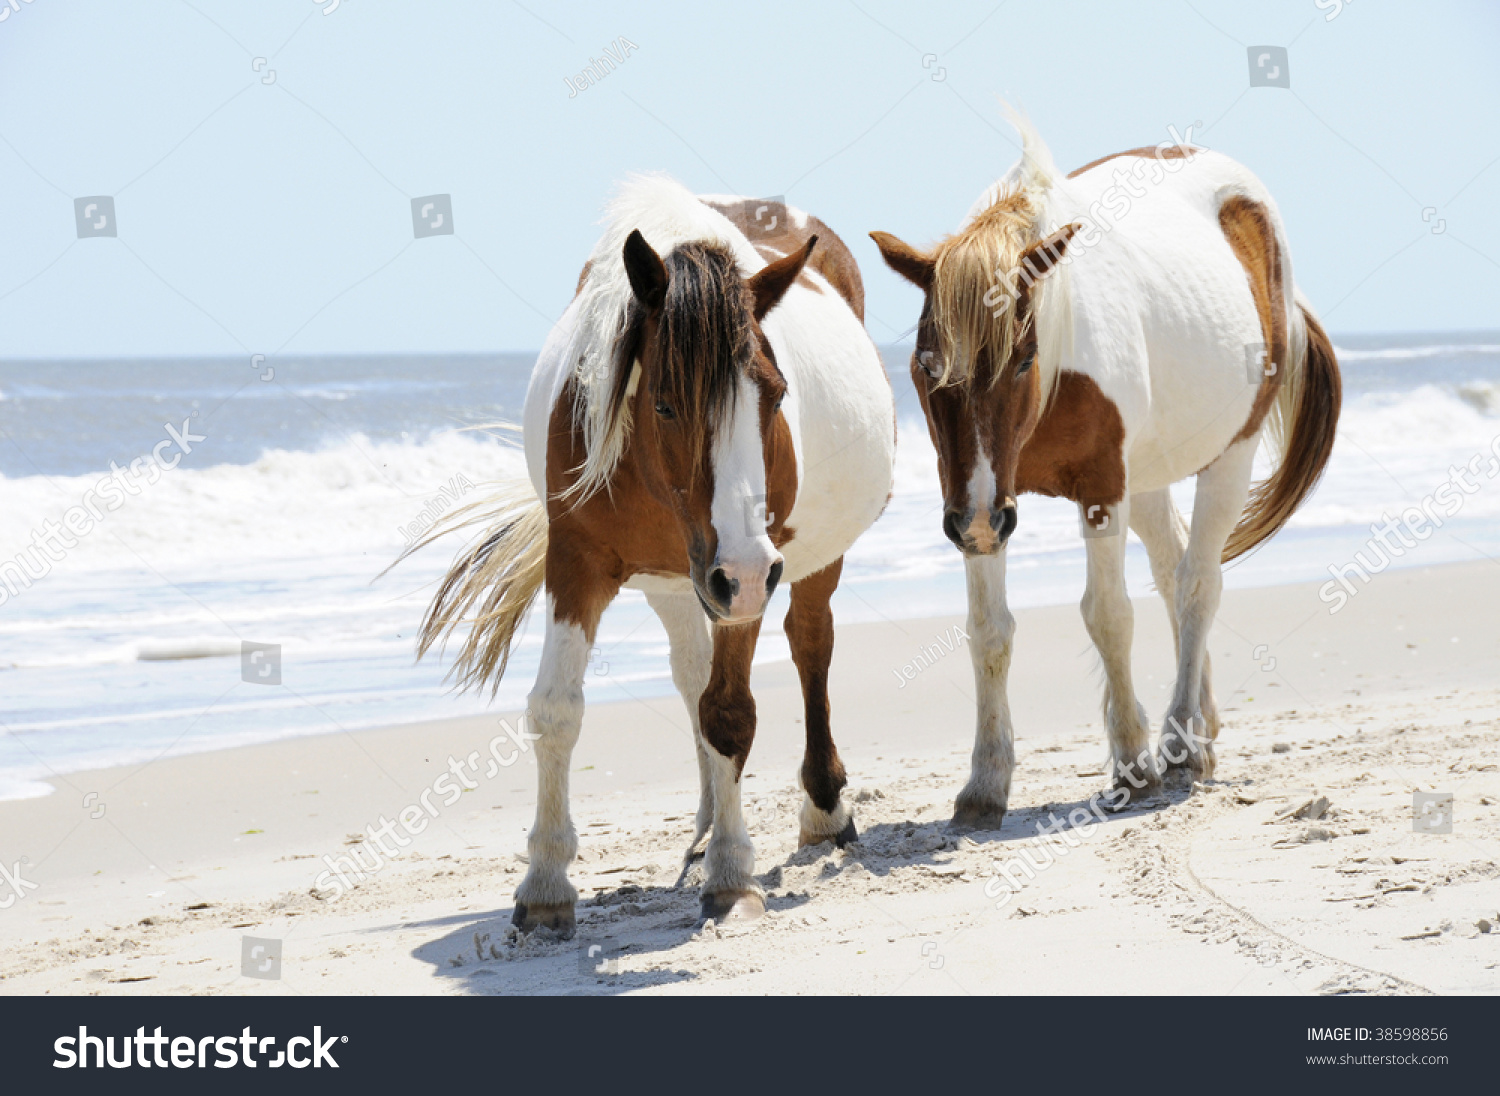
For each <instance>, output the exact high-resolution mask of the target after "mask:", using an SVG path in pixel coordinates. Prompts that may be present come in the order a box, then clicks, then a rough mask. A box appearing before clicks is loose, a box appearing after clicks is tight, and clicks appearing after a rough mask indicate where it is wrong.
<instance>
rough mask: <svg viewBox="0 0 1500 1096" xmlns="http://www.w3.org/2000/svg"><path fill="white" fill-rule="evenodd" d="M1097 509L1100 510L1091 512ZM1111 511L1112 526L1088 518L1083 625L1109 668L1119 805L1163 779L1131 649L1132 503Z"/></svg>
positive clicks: (1150, 791)
mask: <svg viewBox="0 0 1500 1096" xmlns="http://www.w3.org/2000/svg"><path fill="white" fill-rule="evenodd" d="M1090 509H1094V508H1090ZM1108 509H1109V520H1108V521H1106V522H1104V523H1102V524H1099V523H1098V522H1097V517H1095V518H1094V519H1093V520H1090V519H1089V518H1088V516H1086V517H1085V522H1084V528H1085V529H1086V530H1088V531H1089V532H1088V535H1087V537H1086V538H1085V540H1084V544H1085V545H1086V546H1087V550H1088V586H1087V588H1086V589H1085V591H1084V595H1083V604H1082V609H1083V622H1084V624H1085V625H1086V626H1087V627H1088V632H1089V636H1090V638H1092V639H1093V641H1094V646H1095V647H1096V648H1098V651H1099V657H1100V659H1101V661H1102V662H1103V663H1104V681H1105V687H1104V723H1105V727H1106V729H1107V731H1108V734H1109V748H1110V760H1111V768H1112V773H1113V776H1114V789H1115V791H1116V792H1117V793H1123V796H1124V798H1123V800H1117V805H1120V806H1123V805H1124V803H1133V802H1137V801H1139V800H1141V799H1144V798H1147V797H1149V796H1151V795H1154V794H1155V793H1156V792H1157V791H1158V790H1159V789H1160V788H1161V777H1160V775H1158V773H1157V770H1156V765H1155V763H1154V761H1153V760H1152V757H1151V736H1150V731H1149V727H1150V721H1149V720H1148V719H1147V717H1146V713H1145V710H1144V709H1143V708H1142V707H1141V705H1140V702H1139V701H1138V700H1136V697H1135V683H1134V682H1133V681H1132V680H1131V675H1130V644H1131V640H1132V638H1133V633H1134V630H1135V612H1134V610H1133V609H1132V607H1131V604H1130V596H1129V594H1128V593H1127V592H1126V590H1125V540H1126V538H1125V528H1126V523H1127V522H1128V521H1129V516H1130V502H1129V500H1128V499H1125V500H1122V501H1121V502H1119V503H1116V504H1115V505H1114V506H1111V507H1109V508H1108Z"/></svg>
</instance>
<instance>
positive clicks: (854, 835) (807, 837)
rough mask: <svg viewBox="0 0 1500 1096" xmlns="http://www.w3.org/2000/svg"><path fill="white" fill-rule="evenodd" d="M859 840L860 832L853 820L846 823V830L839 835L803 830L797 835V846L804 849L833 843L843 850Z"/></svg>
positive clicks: (842, 830)
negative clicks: (824, 843) (827, 842)
mask: <svg viewBox="0 0 1500 1096" xmlns="http://www.w3.org/2000/svg"><path fill="white" fill-rule="evenodd" d="M858 840H859V831H858V830H857V829H855V828H854V819H852V818H851V819H849V821H847V822H845V823H844V828H843V829H841V830H839V832H838V833H833V834H829V833H813V832H811V831H810V830H803V831H802V832H801V833H799V834H798V835H797V845H798V847H800V848H804V849H805V848H807V847H808V846H809V845H821V844H823V842H825V841H832V842H833V843H834V844H835V845H837V846H838V847H839V848H841V849H842V848H844V847H846V846H848V845H853V844H855V843H856V842H857V841H858Z"/></svg>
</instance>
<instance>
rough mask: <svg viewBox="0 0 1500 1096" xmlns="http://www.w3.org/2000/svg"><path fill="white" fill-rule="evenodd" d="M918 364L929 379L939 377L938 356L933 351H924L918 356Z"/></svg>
mask: <svg viewBox="0 0 1500 1096" xmlns="http://www.w3.org/2000/svg"><path fill="white" fill-rule="evenodd" d="M917 364H918V365H919V366H921V368H922V372H923V373H926V374H927V375H928V376H929V377H934V378H935V377H936V376H937V375H938V364H937V355H936V354H934V353H933V352H932V351H931V350H924V351H922V352H921V353H920V354H918V355H917Z"/></svg>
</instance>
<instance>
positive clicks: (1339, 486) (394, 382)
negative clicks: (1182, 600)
mask: <svg viewBox="0 0 1500 1096" xmlns="http://www.w3.org/2000/svg"><path fill="white" fill-rule="evenodd" d="M1336 341H1337V342H1338V344H1339V351H1340V353H1339V356H1340V361H1341V364H1342V366H1343V369H1344V378H1345V402H1344V412H1343V420H1342V425H1341V429H1340V437H1339V441H1338V446H1337V448H1336V450H1335V454H1334V458H1333V461H1332V464H1331V467H1330V468H1329V471H1328V474H1327V476H1326V477H1325V479H1324V481H1323V483H1322V485H1321V486H1320V488H1319V489H1318V491H1317V493H1316V494H1315V496H1314V497H1313V498H1312V499H1311V500H1310V501H1309V502H1308V503H1307V504H1306V505H1305V506H1304V507H1303V508H1302V510H1301V511H1299V512H1298V514H1297V516H1296V517H1295V518H1294V519H1293V521H1292V524H1291V525H1290V526H1289V527H1288V528H1287V529H1286V530H1284V531H1283V532H1282V533H1281V534H1280V535H1279V536H1278V537H1277V538H1276V539H1275V540H1274V541H1273V542H1272V543H1271V544H1270V545H1268V546H1267V547H1265V548H1264V549H1262V550H1261V551H1260V552H1258V553H1256V554H1255V555H1253V556H1251V557H1250V558H1248V559H1247V560H1244V561H1241V562H1240V563H1239V564H1237V565H1236V566H1234V567H1232V568H1231V569H1230V570H1229V572H1228V576H1227V581H1228V584H1229V585H1231V586H1254V585H1265V584H1272V583H1281V582H1292V581H1308V580H1320V581H1326V580H1327V579H1328V578H1329V571H1328V568H1329V566H1330V565H1336V564H1339V563H1342V562H1344V561H1347V560H1350V559H1352V558H1353V553H1354V552H1356V551H1360V550H1362V549H1363V548H1364V546H1365V542H1366V541H1367V540H1368V539H1369V536H1370V530H1369V526H1370V525H1371V523H1372V522H1379V521H1381V520H1383V515H1385V514H1387V513H1389V514H1391V515H1395V514H1398V513H1400V511H1401V510H1402V509H1403V508H1404V507H1407V506H1411V505H1420V503H1421V501H1422V500H1423V499H1424V498H1426V497H1430V496H1431V495H1432V494H1433V493H1434V492H1435V491H1437V490H1438V489H1439V488H1440V487H1441V486H1442V485H1443V484H1444V483H1445V482H1446V481H1447V480H1448V479H1449V476H1450V468H1451V467H1452V466H1455V465H1457V466H1463V465H1465V464H1466V463H1468V462H1469V461H1471V459H1473V458H1475V457H1480V458H1481V460H1480V462H1479V463H1478V464H1476V465H1475V467H1476V468H1478V469H1479V471H1478V472H1477V473H1476V474H1474V475H1472V476H1471V477H1470V480H1471V482H1472V483H1473V484H1474V485H1475V487H1474V490H1473V491H1472V492H1465V493H1463V494H1462V509H1461V510H1460V511H1459V512H1458V513H1457V514H1456V515H1455V516H1453V517H1452V518H1451V519H1450V520H1448V521H1447V522H1445V524H1444V526H1443V528H1442V529H1441V530H1440V531H1439V532H1438V533H1437V534H1436V535H1433V536H1432V537H1431V538H1430V539H1428V540H1426V541H1424V542H1422V543H1421V544H1420V545H1419V546H1418V547H1417V548H1416V549H1413V550H1411V551H1409V552H1407V553H1406V554H1405V556H1403V557H1402V558H1401V559H1399V560H1397V561H1396V562H1395V564H1394V565H1395V566H1407V565H1422V566H1426V565H1431V564H1434V563H1440V562H1447V561H1450V560H1464V559H1475V558H1482V557H1483V556H1492V557H1500V474H1497V473H1500V461H1495V462H1494V468H1495V470H1494V471H1488V469H1489V467H1490V461H1491V460H1492V456H1493V454H1492V449H1491V446H1492V444H1493V443H1494V439H1495V438H1496V437H1497V436H1500V333H1490V334H1478V335H1476V334H1468V333H1465V334H1453V333H1449V334H1424V335H1403V336H1393V337H1373V336H1365V337H1358V338H1356V337H1348V338H1343V339H1338V340H1336ZM908 353H909V351H908V350H905V349H900V348H891V349H888V350H886V351H885V357H886V361H887V367H888V369H889V370H890V372H891V376H892V381H893V384H894V387H895V391H896V393H897V397H898V405H899V407H900V428H901V429H900V446H899V455H898V471H897V483H896V492H895V496H894V498H893V499H892V502H891V505H890V506H889V507H888V509H887V511H886V513H885V515H884V516H883V517H882V518H881V520H880V521H879V522H878V523H877V524H876V525H875V527H874V528H873V529H872V530H871V531H870V532H869V533H868V534H867V535H866V536H865V537H864V538H863V539H862V540H861V541H860V542H859V544H858V545H856V547H855V548H854V550H853V551H852V552H851V553H850V555H849V557H848V560H847V562H846V567H845V572H844V575H845V577H844V581H843V585H842V587H841V589H840V591H839V593H838V595H837V598H836V601H835V611H836V614H837V619H838V620H840V621H843V622H855V621H870V620H881V619H886V620H901V619H910V618H914V617H927V616H933V615H937V614H944V613H961V612H963V610H964V607H965V598H964V589H963V570H962V564H961V560H960V557H959V555H958V553H957V552H956V551H954V550H953V548H952V547H951V546H950V545H949V544H948V542H947V541H946V540H945V539H944V538H943V536H942V533H941V530H940V527H939V519H940V516H941V504H940V501H939V497H938V488H937V474H936V467H935V458H934V455H933V452H932V448H931V445H930V444H929V442H928V440H927V435H926V429H925V426H924V424H923V423H922V420H921V413H920V410H919V408H918V407H917V405H916V401H915V397H914V395H913V393H912V391H911V383H910V381H909V380H908V379H907V376H906V359H907V355H908ZM531 361H532V359H531V358H530V357H529V356H522V355H487V356H468V357H454V356H439V357H400V358H380V357H360V358H348V359H339V358H312V359H297V358H289V359H277V360H275V361H273V362H256V363H252V362H249V361H246V360H244V359H235V360H222V359H220V360H190V361H184V360H172V361H150V360H133V361H114V362H21V361H10V362H0V598H3V601H0V798H13V797H18V796H32V795H42V794H47V792H48V791H49V790H51V784H49V783H48V780H49V777H51V776H54V775H57V774H65V773H68V772H72V771H78V770H80V769H85V768H93V767H97V766H105V765H112V764H121V763H128V762H140V761H147V760H150V759H153V758H157V757H161V756H167V755H171V754H177V753H186V752H194V751H203V750H212V749H221V748H225V747H228V746H234V745H240V744H244V743H251V742H259V741H267V740H270V739H275V738H281V737H286V736H292V735H304V734H319V733H337V732H339V731H341V730H349V729H354V728H359V727H369V726H384V725H390V724H394V723H400V722H406V721H413V720H420V719H428V718H433V717H442V716H451V715H460V714H469V713H475V712H480V711H484V710H486V709H487V708H488V707H490V706H491V705H493V706H495V707H498V708H515V707H518V706H520V705H521V704H523V703H524V697H525V694H526V692H527V691H528V690H529V689H530V686H531V682H532V678H533V677H534V674H535V671H536V664H537V657H538V654H539V651H540V644H541V629H540V624H539V621H538V620H537V619H536V618H535V617H533V619H532V621H531V623H530V626H529V628H528V630H527V632H526V634H525V635H524V636H523V637H522V638H521V640H520V642H519V644H518V646H517V650H516V652H515V655H514V657H513V659H512V662H511V667H510V671H509V673H508V675H507V677H506V679H505V681H504V682H503V683H502V685H501V687H500V690H499V694H498V696H497V697H496V698H495V700H493V701H490V700H489V699H488V698H487V697H483V696H478V695H475V694H472V693H471V694H466V695H460V694H457V693H456V692H454V691H453V690H452V688H451V687H450V685H449V684H448V683H446V682H445V679H444V675H445V671H446V661H445V660H444V659H442V658H441V657H434V656H431V655H429V657H428V658H427V659H425V660H423V661H422V662H420V663H419V662H416V661H414V657H413V656H414V646H413V635H414V632H415V630H416V627H417V625H418V623H419V621H420V619H421V615H422V612H423V609H424V608H425V606H426V603H427V599H428V597H429V596H430V593H431V590H432V584H433V582H434V581H435V580H436V579H437V578H438V576H439V575H440V574H441V573H442V571H443V569H444V568H445V567H446V565H447V563H448V561H449V560H450V558H451V556H452V554H453V551H454V550H455V549H456V548H457V547H458V545H457V544H456V543H453V544H442V543H440V544H438V545H434V546H432V547H430V548H428V549H426V550H425V551H424V552H422V553H420V554H419V555H418V556H417V557H415V558H414V559H412V560H409V561H407V562H406V563H403V564H402V565H401V566H400V567H398V568H396V569H395V570H393V571H391V572H390V573H388V574H386V575H384V577H377V576H379V575H380V573H381V572H382V571H383V570H384V569H385V568H386V567H387V566H388V565H389V564H390V563H391V562H392V561H393V560H394V559H395V557H396V556H397V555H398V553H399V552H400V551H401V549H402V547H403V546H404V545H405V543H406V542H407V540H408V536H409V532H410V530H411V529H412V528H413V526H414V525H416V526H422V525H423V524H425V523H426V522H428V521H430V520H431V518H432V516H433V515H435V514H438V513H441V512H443V511H445V510H447V509H450V508H452V507H453V506H456V505H460V504H462V503H463V502H467V501H472V500H474V499H477V498H479V497H481V496H482V492H483V491H484V487H485V484H486V482H488V481H493V480H496V479H499V478H504V477H509V476H516V475H523V474H524V471H523V465H522V461H521V457H520V454H519V453H518V452H517V451H516V450H515V449H514V448H512V447H510V446H509V445H507V443H506V442H505V441H504V439H501V438H496V437H494V436H491V435H490V434H487V433H485V432H483V431H482V430H476V429H473V428H474V427H476V426H480V425H482V424H485V423H491V422H496V421H507V420H508V421H517V420H519V418H520V411H521V404H522V400H523V398H524V393H525V388H526V381H527V378H528V376H529V373H530V368H531ZM272 374H273V375H272ZM179 438H180V439H181V440H180V441H179V440H177V439H179ZM184 450H190V451H189V452H184ZM153 451H157V452H160V453H161V454H162V457H163V459H164V460H165V461H166V462H168V463H175V467H172V468H170V469H167V470H161V469H159V468H155V466H154V462H151V465H152V470H148V469H147V465H146V464H145V463H142V462H139V460H138V458H142V457H145V458H147V459H148V461H149V458H150V455H151V454H152V453H153ZM133 463H134V466H135V468H136V469H138V470H139V472H138V473H133V472H132V471H131V468H132V464H133ZM112 468H118V469H120V470H121V471H119V472H118V473H116V474H115V475H114V476H113V480H114V483H115V485H116V486H115V487H113V488H111V489H109V491H107V489H106V487H105V486H103V485H102V484H101V479H102V478H103V477H105V476H106V475H108V474H110V472H111V469H112ZM109 492H112V493H109ZM1176 493H1177V495H1178V501H1179V504H1180V505H1181V506H1183V507H1184V508H1185V509H1186V508H1187V507H1190V506H1191V501H1192V484H1191V482H1188V483H1185V484H1182V485H1179V487H1178V488H1177V490H1176ZM90 505H92V508H93V509H94V510H96V511H98V512H99V514H100V515H101V516H100V519H99V520H98V521H97V522H93V523H92V525H91V527H90V528H88V529H87V531H81V528H82V527H81V526H75V527H69V526H67V525H61V524H52V523H63V522H64V521H65V515H66V514H67V512H68V511H69V510H70V508H73V507H79V506H81V507H84V508H85V509H87V508H88V507H89V506H90ZM73 520H74V521H75V523H76V522H77V521H78V519H77V517H76V516H75V518H74V519H73ZM70 528H71V531H70ZM49 530H60V532H56V533H54V532H50V531H49ZM34 538H36V539H39V540H40V541H42V542H43V543H44V544H46V545H48V546H49V549H50V554H49V553H48V552H46V551H43V552H32V551H31V550H30V549H31V547H32V545H33V544H34V543H35V540H34ZM1009 554H1010V576H1011V577H1010V584H1009V585H1010V596H1011V601H1012V604H1014V605H1016V606H1034V605H1045V604H1055V603H1060V602H1065V601H1072V600H1076V599H1077V598H1078V597H1079V596H1080V595H1081V593H1082V590H1083V559H1084V555H1083V547H1082V542H1081V541H1080V540H1079V538H1078V533H1077V519H1076V516H1075V512H1074V509H1073V507H1071V506H1070V505H1068V504H1066V503H1060V502H1057V501H1055V500H1048V499H1040V498H1034V497H1026V498H1023V499H1022V500H1021V515H1020V524H1019V527H1018V530H1017V533H1016V535H1015V538H1014V539H1013V540H1012V542H1011V546H1010V548H1009ZM18 559H19V560H20V562H19V563H18V562H17V561H18ZM22 564H26V566H25V567H24V569H23V567H22ZM1129 582H1130V585H1131V589H1132V592H1136V593H1142V592H1145V591H1146V590H1147V589H1148V586H1149V571H1148V568H1147V564H1146V559H1145V554H1144V551H1143V550H1142V549H1141V548H1140V546H1139V545H1138V544H1135V543H1133V542H1132V545H1131V549H1130V557H1129ZM12 587H13V589H12ZM785 597H786V595H785V593H784V591H783V592H778V594H777V602H778V603H779V604H778V605H776V606H773V608H772V611H771V613H770V614H769V615H768V618H767V625H766V627H765V628H764V630H763V632H762V640H761V649H760V652H759V656H758V657H759V658H760V659H761V660H773V659H779V658H786V657H787V649H786V643H785V640H784V638H783V636H782V635H781V631H780V618H781V616H782V615H783V612H784V608H785ZM247 642H248V643H256V644H275V645H279V646H280V649H281V654H280V665H279V670H280V683H279V684H264V683H262V680H261V679H258V678H257V677H256V675H257V674H259V673H261V671H263V670H264V669H265V666H266V663H265V661H264V660H260V661H257V662H256V663H255V669H254V671H253V672H252V673H251V675H250V676H251V678H252V680H250V681H246V680H244V676H245V675H244V674H243V673H242V660H241V651H242V644H244V643H247ZM666 651H667V644H666V638H665V635H664V634H663V633H662V631H661V629H660V627H659V626H658V625H657V623H656V621H655V618H654V617H653V616H652V614H651V613H650V611H649V610H648V609H647V607H646V605H645V602H644V600H643V599H642V598H640V597H639V595H635V594H631V593H626V594H624V595H622V597H621V598H620V599H619V600H618V601H617V602H616V604H615V605H614V606H613V607H612V608H611V609H610V611H609V613H608V614H607V615H606V617H605V619H604V622H603V625H602V627H601V632H600V637H599V640H598V651H597V652H596V657H595V659H594V661H593V664H592V666H591V670H590V674H589V677H588V679H587V681H586V689H587V694H588V696H589V698H590V700H591V701H604V700H617V699H625V698H628V697H639V696H646V695H658V694H662V693H667V692H670V691H671V683H670V678H669V675H668V670H667V661H666Z"/></svg>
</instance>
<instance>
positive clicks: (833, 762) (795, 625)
mask: <svg viewBox="0 0 1500 1096" xmlns="http://www.w3.org/2000/svg"><path fill="white" fill-rule="evenodd" d="M843 568H844V560H843V557H840V558H838V559H836V560H834V562H832V563H830V564H829V565H828V566H827V567H825V568H823V570H821V571H818V572H817V573H815V574H812V575H809V576H807V577H806V578H804V579H801V580H800V581H798V582H795V583H793V584H792V605H791V608H790V609H788V610H787V614H786V623H785V628H786V638H787V644H788V645H789V646H790V647H791V649H792V662H793V663H795V665H796V667H797V676H798V677H799V678H800V679H801V681H802V700H803V704H804V706H805V709H804V715H805V718H804V720H803V722H804V725H805V727H806V730H807V749H806V752H805V753H804V754H803V758H802V769H801V772H800V774H799V776H800V778H801V782H802V790H803V792H804V793H805V794H804V795H803V798H802V815H801V827H800V831H801V832H800V833H799V834H798V838H797V841H798V844H799V845H820V844H822V843H823V842H824V841H832V842H834V844H836V845H838V846H839V847H840V848H843V847H844V846H845V845H848V844H850V843H851V842H854V841H858V840H859V831H858V830H856V829H855V828H854V816H853V815H852V814H851V813H850V811H849V807H848V805H847V804H846V803H845V802H844V800H843V798H842V793H843V790H844V785H845V784H846V783H848V777H847V776H846V775H845V773H844V763H843V761H842V760H841V759H840V758H839V751H838V748H837V747H836V746H835V745H834V744H833V732H832V730H831V729H830V727H829V721H828V665H829V663H830V662H831V661H832V660H833V610H832V608H831V607H830V605H829V599H830V598H832V597H833V591H834V590H835V589H837V587H838V584H839V575H840V574H841V573H842V571H843Z"/></svg>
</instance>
